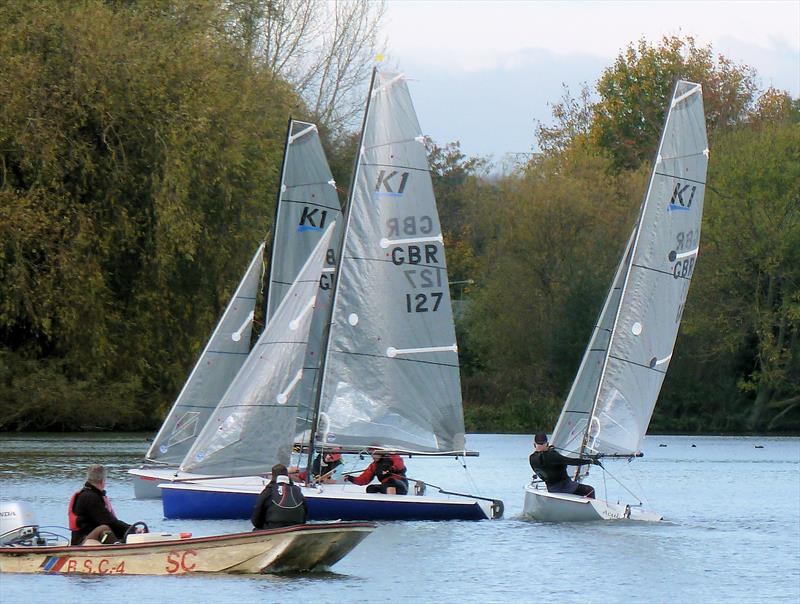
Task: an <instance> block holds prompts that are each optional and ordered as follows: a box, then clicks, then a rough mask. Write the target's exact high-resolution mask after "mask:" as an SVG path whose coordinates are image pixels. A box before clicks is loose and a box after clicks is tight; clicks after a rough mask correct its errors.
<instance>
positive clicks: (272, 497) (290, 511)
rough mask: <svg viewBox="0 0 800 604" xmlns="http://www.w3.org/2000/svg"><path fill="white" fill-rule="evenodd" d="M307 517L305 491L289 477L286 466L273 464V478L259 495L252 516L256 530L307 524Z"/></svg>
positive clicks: (251, 519)
mask: <svg viewBox="0 0 800 604" xmlns="http://www.w3.org/2000/svg"><path fill="white" fill-rule="evenodd" d="M307 517H308V506H307V505H306V500H305V497H303V492H302V491H301V490H300V487H298V486H297V485H296V484H294V483H293V482H292V481H291V480H290V479H289V473H288V471H287V470H286V466H285V465H283V464H276V465H274V466H272V480H270V482H269V484H267V486H266V487H265V488H264V490H263V491H261V494H260V495H259V496H258V499H257V500H256V505H255V507H254V508H253V515H252V516H251V517H250V521H251V522H252V523H253V526H254V527H255V529H254V530H261V529H265V528H266V529H271V528H281V527H284V526H292V525H294V524H305V522H306V518H307Z"/></svg>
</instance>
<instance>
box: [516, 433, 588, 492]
mask: <svg viewBox="0 0 800 604" xmlns="http://www.w3.org/2000/svg"><path fill="white" fill-rule="evenodd" d="M533 448H534V452H533V453H531V456H530V457H529V461H530V464H531V468H532V469H533V471H534V472H536V475H537V476H538V477H539V478H541V479H542V480H543V481H544V483H545V484H546V485H547V490H548V491H549V492H551V493H569V494H571V495H581V496H583V497H588V498H589V499H594V488H593V487H590V486H589V485H588V484H580V483H579V482H575V481H574V480H572V479H571V478H570V477H569V476H567V466H585V465H590V464H593V465H597V466H600V467H602V464H601V463H600V460H599V459H597V457H589V458H579V459H576V458H574V457H565V456H564V455H561V453H559V452H558V451H556V450H555V449H554V448H553V447H552V445H549V444H548V442H547V434H545V433H543V432H539V433H538V434H536V436H534V437H533Z"/></svg>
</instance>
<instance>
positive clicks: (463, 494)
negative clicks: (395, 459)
mask: <svg viewBox="0 0 800 604" xmlns="http://www.w3.org/2000/svg"><path fill="white" fill-rule="evenodd" d="M406 480H408V481H409V482H411V481H414V482H421V483H423V484H425V486H429V487H432V488H434V489H436V490H437V491H439V492H440V493H442V494H443V495H457V496H458V497H471V498H472V499H480V500H482V501H491V502H492V503H494V502H496V501H499V500H498V499H493V498H491V497H481V496H480V495H472V494H470V493H456V492H454V491H446V490H445V489H444V488H442V487H440V486H438V485H435V484H431V483H430V482H426V481H425V480H420V479H418V478H411V477H410V476H406Z"/></svg>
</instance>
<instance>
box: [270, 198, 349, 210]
mask: <svg viewBox="0 0 800 604" xmlns="http://www.w3.org/2000/svg"><path fill="white" fill-rule="evenodd" d="M281 202H283V203H298V204H302V205H305V206H316V207H318V208H325V209H326V210H331V211H332V212H341V211H342V209H341V208H337V207H336V206H327V205H325V204H324V203H314V202H313V201H304V200H302V199H282V200H281Z"/></svg>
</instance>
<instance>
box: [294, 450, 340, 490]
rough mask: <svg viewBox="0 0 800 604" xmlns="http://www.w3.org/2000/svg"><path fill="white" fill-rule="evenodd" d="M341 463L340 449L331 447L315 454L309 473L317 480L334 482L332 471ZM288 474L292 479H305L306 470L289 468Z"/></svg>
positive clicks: (306, 475)
mask: <svg viewBox="0 0 800 604" xmlns="http://www.w3.org/2000/svg"><path fill="white" fill-rule="evenodd" d="M341 465H342V450H341V449H340V448H339V447H333V448H332V449H331V450H330V451H322V452H320V453H318V454H317V456H316V457H315V458H314V461H313V462H312V463H311V475H312V476H313V477H314V480H316V481H317V482H335V479H334V477H333V473H334V472H335V471H336V468H338V467H339V466H341ZM289 476H291V477H292V478H293V479H294V480H302V481H303V482H305V481H306V478H307V477H308V472H306V470H302V471H300V470H299V469H298V468H296V467H295V468H289Z"/></svg>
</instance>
